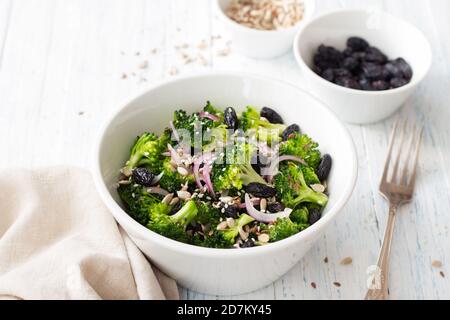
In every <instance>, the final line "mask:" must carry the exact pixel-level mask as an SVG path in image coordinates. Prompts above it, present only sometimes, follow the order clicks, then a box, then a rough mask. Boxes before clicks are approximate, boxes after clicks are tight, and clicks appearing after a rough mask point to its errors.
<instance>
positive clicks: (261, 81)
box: [93, 74, 357, 295]
mask: <svg viewBox="0 0 450 320" xmlns="http://www.w3.org/2000/svg"><path fill="white" fill-rule="evenodd" d="M207 100H210V101H211V102H213V103H214V105H216V106H218V107H222V108H225V107H227V106H233V107H235V108H236V109H237V110H238V111H240V110H242V109H243V107H245V106H246V105H248V104H252V105H255V106H266V105H267V106H272V107H274V108H275V110H277V111H278V112H279V113H280V114H281V115H282V116H283V118H284V119H285V120H288V122H289V123H293V122H296V123H298V124H299V125H300V127H301V128H302V130H303V131H304V132H307V133H308V134H310V135H311V136H312V137H313V138H314V139H315V140H317V141H318V142H319V143H320V149H321V150H322V151H323V152H325V153H329V154H331V155H332V157H333V168H332V171H331V173H330V178H329V192H330V199H329V204H328V206H327V207H326V210H325V212H324V215H323V218H322V219H320V220H319V221H318V222H317V223H316V224H314V225H313V226H311V227H310V228H308V229H306V230H304V231H302V232H300V233H299V234H297V235H295V236H293V237H290V238H288V239H285V240H282V241H280V242H276V243H273V244H269V245H266V246H262V247H254V248H248V249H210V248H201V247H196V246H192V245H188V244H184V243H181V242H177V241H174V240H171V239H168V238H165V237H162V236H160V235H158V234H156V233H154V232H152V231H150V230H148V229H146V228H145V227H144V226H142V225H140V224H139V223H137V222H136V221H134V220H133V219H132V218H131V217H130V216H128V214H127V213H126V212H125V211H124V210H123V209H122V208H121V206H120V200H119V197H118V195H117V192H116V190H115V183H116V182H117V180H116V179H117V177H118V174H119V169H120V168H121V167H122V166H123V164H124V162H125V161H126V159H127V158H128V156H129V150H130V146H131V145H132V143H133V141H134V138H135V137H136V136H137V135H139V134H141V133H142V132H144V131H148V130H150V131H154V132H157V133H160V132H162V130H163V129H164V128H165V127H166V126H167V125H168V122H169V121H170V120H171V119H172V114H173V111H174V110H176V109H178V108H180V107H182V108H183V109H186V110H187V111H189V112H194V111H198V110H199V109H200V108H201V107H202V106H203V105H204V104H205V102H206V101H207ZM336 141H339V143H337V142H336ZM94 160H95V162H94V166H93V176H94V180H95V184H96V186H97V189H98V191H99V193H100V195H101V197H102V199H103V201H104V202H105V204H106V205H107V207H108V208H109V210H110V211H111V213H112V214H113V215H114V217H115V218H116V220H117V221H118V222H119V224H120V225H121V226H122V227H123V228H124V229H125V230H126V232H127V233H128V234H129V235H130V236H131V238H132V239H133V241H134V242H135V243H136V244H137V246H138V247H139V248H140V249H141V250H142V251H143V252H144V253H145V254H146V255H147V256H148V257H149V258H150V259H151V261H153V263H154V264H155V265H156V266H158V267H159V268H160V269H161V270H162V271H164V272H165V273H167V274H168V275H169V276H171V277H173V278H174V279H176V280H177V282H178V283H179V284H180V285H182V286H184V287H188V288H191V289H193V290H196V291H199V292H204V293H209V294H220V295H222V294H238V293H244V292H248V291H252V290H255V289H258V288H260V287H263V286H265V285H268V284H270V283H271V282H273V281H275V280H276V279H277V278H279V277H280V276H281V275H283V274H284V273H286V272H287V271H288V270H289V269H290V268H291V267H292V266H294V265H295V264H296V263H297V262H298V261H299V260H300V259H301V258H302V257H303V255H304V254H305V253H306V251H308V250H309V249H310V247H311V246H312V245H313V243H314V242H315V241H316V240H317V239H318V238H319V237H320V236H321V235H322V234H323V232H324V230H325V228H326V227H327V226H328V225H330V224H331V223H332V221H333V220H334V219H335V218H336V217H337V215H338V213H339V211H340V210H341V209H342V207H343V206H344V205H345V203H346V202H347V200H348V198H349V197H350V194H351V193H352V190H353V187H354V184H355V179H356V173H357V163H356V161H357V160H356V155H355V150H354V146H353V142H352V139H351V137H350V135H349V134H348V132H347V130H346V129H345V127H344V126H343V125H342V123H341V122H340V121H339V120H338V119H337V118H336V116H335V115H334V114H333V113H331V112H330V111H329V110H328V108H326V107H325V106H324V105H323V104H322V103H320V102H319V101H318V100H316V99H315V98H313V97H312V96H310V95H309V94H307V93H306V92H304V91H302V90H299V89H297V88H295V87H293V86H291V85H289V84H285V83H281V82H278V81H274V80H268V79H265V78H260V77H256V76H247V75H239V74H208V75H199V76H193V77H187V78H180V79H177V80H172V81H170V82H167V83H164V84H162V85H159V86H157V87H154V88H151V89H149V90H147V91H145V92H143V93H142V94H141V95H139V96H137V97H135V98H133V99H131V100H129V101H127V102H126V103H124V104H123V105H121V106H120V107H119V109H118V111H117V112H116V113H115V114H114V115H113V116H112V117H111V118H110V119H109V120H108V121H107V122H106V124H105V125H104V126H103V128H102V129H101V132H100V136H99V139H98V141H97V143H96V146H95V155H94Z"/></svg>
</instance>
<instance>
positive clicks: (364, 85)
mask: <svg viewBox="0 0 450 320" xmlns="http://www.w3.org/2000/svg"><path fill="white" fill-rule="evenodd" d="M359 86H360V87H361V89H363V90H366V91H371V90H373V88H372V82H371V81H369V80H367V79H366V78H361V79H360V80H359Z"/></svg>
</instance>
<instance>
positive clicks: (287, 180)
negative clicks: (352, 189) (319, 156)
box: [275, 163, 328, 208]
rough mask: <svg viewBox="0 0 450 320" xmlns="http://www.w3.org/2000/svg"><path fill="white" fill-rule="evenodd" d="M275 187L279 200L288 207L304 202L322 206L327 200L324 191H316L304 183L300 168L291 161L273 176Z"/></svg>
mask: <svg viewBox="0 0 450 320" xmlns="http://www.w3.org/2000/svg"><path fill="white" fill-rule="evenodd" d="M275 189H276V190H277V196H278V197H279V199H281V202H282V203H283V204H284V205H285V206H287V207H289V208H295V207H296V206H297V205H299V204H300V203H304V202H311V203H315V204H318V205H320V206H321V207H324V206H325V205H326V204H327V202H328V197H327V196H326V195H325V194H324V193H322V192H316V191H314V190H312V189H311V188H310V187H309V186H308V185H307V184H306V182H305V178H304V176H303V172H302V170H301V169H300V168H299V167H298V166H296V165H295V164H293V163H289V164H288V165H287V166H285V167H283V168H282V169H281V170H280V172H279V173H278V174H277V175H276V176H275Z"/></svg>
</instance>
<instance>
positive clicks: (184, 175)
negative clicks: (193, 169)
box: [177, 167, 189, 177]
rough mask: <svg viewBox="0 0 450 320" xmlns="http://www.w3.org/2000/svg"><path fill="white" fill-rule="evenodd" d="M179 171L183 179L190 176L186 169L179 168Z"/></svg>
mask: <svg viewBox="0 0 450 320" xmlns="http://www.w3.org/2000/svg"><path fill="white" fill-rule="evenodd" d="M177 171H178V173H179V174H181V175H182V176H183V177H186V176H187V175H188V174H189V171H187V169H186V168H184V167H178V168H177Z"/></svg>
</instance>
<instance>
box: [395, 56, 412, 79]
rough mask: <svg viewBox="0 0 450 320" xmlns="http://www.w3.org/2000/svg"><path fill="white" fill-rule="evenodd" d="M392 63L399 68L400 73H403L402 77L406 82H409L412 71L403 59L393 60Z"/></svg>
mask: <svg viewBox="0 0 450 320" xmlns="http://www.w3.org/2000/svg"><path fill="white" fill-rule="evenodd" d="M394 63H395V65H396V66H397V68H399V69H400V71H401V72H402V73H403V77H404V78H405V79H406V80H411V78H412V76H413V71H412V69H411V66H410V65H409V63H408V62H406V61H405V59H403V58H397V59H395V60H394Z"/></svg>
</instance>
